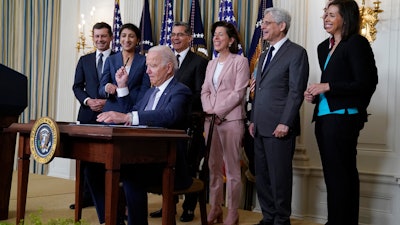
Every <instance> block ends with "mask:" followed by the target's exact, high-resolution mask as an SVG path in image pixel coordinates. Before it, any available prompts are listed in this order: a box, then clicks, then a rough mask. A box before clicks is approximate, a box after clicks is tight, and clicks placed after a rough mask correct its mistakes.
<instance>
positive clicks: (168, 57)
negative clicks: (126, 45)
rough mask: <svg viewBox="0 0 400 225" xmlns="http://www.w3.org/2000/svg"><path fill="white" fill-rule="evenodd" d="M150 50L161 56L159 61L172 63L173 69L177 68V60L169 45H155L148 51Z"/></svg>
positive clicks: (165, 63) (164, 63)
mask: <svg viewBox="0 0 400 225" xmlns="http://www.w3.org/2000/svg"><path fill="white" fill-rule="evenodd" d="M150 52H157V53H158V55H160V56H161V62H162V64H163V65H167V64H168V63H172V64H173V65H174V70H177V69H178V60H177V59H176V57H175V54H174V52H173V51H172V50H171V48H170V47H168V46H166V45H156V46H154V47H152V48H150V49H149V51H148V53H150Z"/></svg>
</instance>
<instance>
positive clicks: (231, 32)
mask: <svg viewBox="0 0 400 225" xmlns="http://www.w3.org/2000/svg"><path fill="white" fill-rule="evenodd" d="M217 27H224V28H225V30H226V33H227V34H228V36H229V38H232V37H233V39H234V41H233V43H232V44H231V46H229V51H230V52H231V53H234V54H237V53H238V52H239V44H240V37H239V33H238V32H237V30H236V28H235V26H233V24H231V23H228V22H226V21H217V22H215V23H214V24H213V25H212V27H211V33H212V35H214V32H215V29H217Z"/></svg>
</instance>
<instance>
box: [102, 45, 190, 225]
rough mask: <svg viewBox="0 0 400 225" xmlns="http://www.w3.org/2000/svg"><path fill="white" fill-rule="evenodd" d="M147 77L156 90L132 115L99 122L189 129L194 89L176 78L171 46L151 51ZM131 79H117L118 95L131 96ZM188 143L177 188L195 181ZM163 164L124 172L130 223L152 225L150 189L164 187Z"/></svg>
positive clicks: (180, 151)
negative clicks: (128, 82)
mask: <svg viewBox="0 0 400 225" xmlns="http://www.w3.org/2000/svg"><path fill="white" fill-rule="evenodd" d="M146 65H147V71H146V72H147V74H148V75H149V77H150V82H151V84H152V86H153V87H152V88H150V89H149V90H148V91H147V92H146V93H145V95H144V97H143V98H142V99H141V100H139V102H137V104H136V105H135V106H134V107H133V108H132V109H130V112H129V113H126V114H125V113H120V112H115V111H109V112H103V113H101V114H100V115H99V116H98V117H97V121H98V122H104V123H115V124H126V125H147V126H156V127H166V128H174V129H186V127H187V119H186V118H187V114H188V111H189V107H188V106H189V105H190V101H191V96H192V93H191V90H190V89H189V88H188V87H187V86H185V85H184V84H182V83H180V82H178V81H177V80H176V79H175V78H174V73H175V71H176V69H177V68H178V63H177V60H176V57H175V55H174V53H173V52H172V51H171V49H170V48H169V47H167V46H165V45H164V46H162V45H159V46H155V47H153V48H151V49H150V50H149V52H148V54H147V57H146ZM127 80H128V77H127V76H124V75H121V76H116V81H117V83H118V87H119V89H118V91H120V92H121V93H118V95H119V96H122V95H123V93H125V94H129V90H128V88H127V85H126V83H127ZM185 150H186V143H179V144H178V148H177V156H176V165H175V189H184V188H188V187H189V186H190V185H191V183H192V178H191V176H190V175H189V173H188V170H187V165H186V160H185ZM162 167H163V166H162V165H146V166H143V165H129V166H125V167H124V168H123V169H122V174H121V179H122V181H123V184H124V189H125V196H126V202H127V206H128V224H129V225H131V224H143V225H145V224H148V222H147V187H148V186H149V185H155V184H158V185H160V184H161V181H162Z"/></svg>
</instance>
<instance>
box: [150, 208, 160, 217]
mask: <svg viewBox="0 0 400 225" xmlns="http://www.w3.org/2000/svg"><path fill="white" fill-rule="evenodd" d="M150 217H151V218H160V217H162V208H161V209H159V210H157V211H154V212H151V213H150Z"/></svg>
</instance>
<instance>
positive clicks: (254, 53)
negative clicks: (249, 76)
mask: <svg viewBox="0 0 400 225" xmlns="http://www.w3.org/2000/svg"><path fill="white" fill-rule="evenodd" d="M270 7H272V0H261V1H260V6H259V8H258V16H257V22H256V25H255V28H254V33H253V38H252V39H251V44H250V48H249V51H248V52H247V57H248V59H249V63H250V73H253V71H254V69H255V67H256V65H257V61H258V58H259V57H260V55H261V51H262V50H263V41H262V35H261V32H262V31H261V22H262V19H263V17H264V11H265V9H266V8H270Z"/></svg>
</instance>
